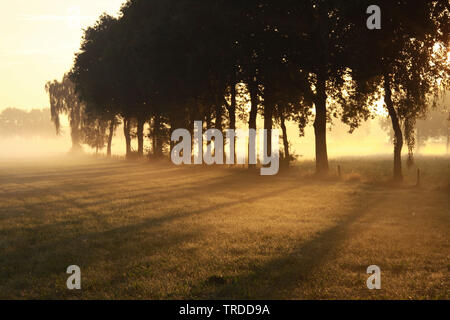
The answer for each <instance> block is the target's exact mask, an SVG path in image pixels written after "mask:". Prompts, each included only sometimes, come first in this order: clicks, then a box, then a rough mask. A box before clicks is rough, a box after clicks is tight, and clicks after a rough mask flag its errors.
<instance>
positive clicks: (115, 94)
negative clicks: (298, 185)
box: [46, 0, 449, 180]
mask: <svg viewBox="0 0 450 320" xmlns="http://www.w3.org/2000/svg"><path fill="white" fill-rule="evenodd" d="M372 2H373V1H366V0H359V1H348V0H278V1H270V0H246V1H230V0H208V1H206V0H201V1H199V0H164V1H158V0H129V1H128V2H127V3H126V4H125V5H124V6H123V7H122V9H121V14H120V16H119V17H118V18H114V17H111V16H108V15H103V16H101V17H100V19H99V21H98V22H97V23H96V25H94V26H92V27H90V28H88V29H87V30H86V31H85V34H84V37H83V40H82V45H81V49H80V52H79V53H77V55H76V58H75V63H74V66H73V68H72V70H71V71H70V73H69V74H68V75H67V76H65V78H64V79H63V82H62V83H61V82H53V83H48V84H47V87H46V88H47V90H48V92H49V94H50V101H51V108H52V116H53V120H54V121H55V123H56V125H57V127H58V123H59V118H58V114H59V113H61V112H67V113H69V117H70V119H71V124H73V126H72V128H77V127H78V128H80V126H81V125H82V119H88V120H86V121H88V123H87V124H86V125H90V126H91V128H92V130H93V133H94V135H93V136H95V132H99V130H100V131H101V130H103V131H104V130H108V129H109V133H110V134H109V151H108V153H109V154H110V141H111V139H112V135H113V133H114V130H115V127H116V126H117V124H118V123H119V121H120V122H122V123H123V128H124V135H125V140H126V145H127V155H128V156H130V155H131V154H132V150H131V139H132V137H133V128H134V127H135V128H136V132H135V135H136V137H137V140H138V155H139V156H142V155H143V153H144V136H145V132H144V127H145V125H146V124H148V125H149V126H150V133H149V135H150V137H151V138H152V141H153V147H152V149H153V154H154V155H155V156H162V155H163V150H164V148H167V149H170V148H171V142H170V139H169V138H170V133H171V131H173V130H175V129H178V128H188V129H189V128H190V129H191V130H193V127H194V126H193V122H194V121H196V120H203V121H204V122H205V124H206V126H207V127H208V128H216V129H219V130H223V129H224V128H225V127H227V128H230V129H234V128H236V126H237V123H238V121H239V120H243V121H246V122H247V123H248V128H249V129H256V125H257V116H258V114H262V115H263V117H264V128H265V129H271V128H273V127H274V126H276V125H279V126H280V127H281V129H282V130H283V145H284V158H285V159H287V161H289V159H290V154H289V143H288V138H287V130H286V122H287V121H295V122H296V123H297V124H298V126H299V129H300V134H301V135H302V134H303V133H304V128H305V126H306V125H307V124H308V122H309V121H310V120H311V119H312V118H313V119H314V132H315V143H316V169H317V173H318V174H326V173H327V171H328V155H327V142H326V138H327V136H326V132H327V130H326V127H327V122H329V121H330V120H331V119H332V118H333V117H335V118H339V119H340V120H342V121H343V122H344V123H346V124H348V125H349V128H350V131H353V130H354V129H355V128H357V127H358V126H359V125H360V124H361V123H362V121H364V120H367V119H368V118H369V117H370V116H371V108H372V106H373V105H374V102H375V101H377V100H379V99H381V98H382V99H384V102H385V106H386V108H387V110H388V112H389V116H390V119H391V122H392V128H393V131H394V133H395V139H394V178H395V179H396V180H401V179H402V167H401V151H402V147H403V145H404V143H405V141H406V142H407V143H408V145H409V146H410V145H412V144H413V141H414V139H412V138H411V137H412V136H413V134H412V132H413V131H414V128H415V123H416V120H417V119H419V118H421V117H424V116H425V115H426V113H427V110H429V108H430V106H432V105H433V101H436V100H435V99H433V98H435V97H437V96H438V94H439V92H440V91H443V90H445V89H446V88H448V85H449V64H448V59H447V57H448V54H447V47H448V42H449V39H448V35H449V6H448V2H447V1H446V0H443V1H442V0H423V1H413V0H399V1H391V0H379V1H377V2H378V3H379V7H380V8H381V13H382V15H381V18H382V19H381V29H375V30H369V29H368V28H367V27H366V25H367V19H368V18H369V16H368V15H367V14H366V10H367V8H368V7H369V6H370V5H371V4H372ZM376 18H377V17H376V16H375V17H373V19H376ZM247 106H249V107H247ZM81 112H83V113H84V114H85V117H80V114H81ZM96 130H97V131H96ZM77 132H79V130H73V131H72V136H73V139H74V141H77V139H78V140H79V137H77V134H78V133H77ZM268 140H269V141H270V140H271V139H270V137H269V139H268ZM269 149H270V146H269Z"/></svg>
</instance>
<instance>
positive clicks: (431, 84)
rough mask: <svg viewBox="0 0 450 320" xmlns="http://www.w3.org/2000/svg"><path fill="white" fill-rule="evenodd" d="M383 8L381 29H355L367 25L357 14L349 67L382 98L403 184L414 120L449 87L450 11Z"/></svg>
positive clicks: (428, 4)
mask: <svg viewBox="0 0 450 320" xmlns="http://www.w3.org/2000/svg"><path fill="white" fill-rule="evenodd" d="M360 4H361V5H362V7H364V6H368V5H369V1H367V2H365V1H362V2H361V3H360ZM362 7H359V9H360V10H362ZM381 9H382V12H383V16H384V18H383V23H382V29H381V30H373V31H364V32H363V31H361V29H358V28H356V26H362V25H363V23H364V22H363V21H362V19H361V18H360V17H359V16H356V15H355V17H356V18H355V21H356V22H355V27H354V28H353V33H352V38H353V47H352V48H353V53H354V54H353V57H354V58H353V59H352V60H353V62H351V63H350V65H351V68H352V76H353V79H354V80H355V81H356V82H358V86H359V87H361V88H365V89H369V90H366V92H367V93H370V94H372V95H378V94H382V95H383V96H384V102H385V106H386V108H387V110H388V112H389V116H390V119H391V122H392V128H393V131H394V174H393V175H394V180H395V181H401V180H402V162H401V152H402V147H403V144H404V141H405V137H406V140H407V142H408V145H409V148H410V150H411V146H413V144H414V141H413V137H414V135H413V134H412V132H413V130H414V126H415V121H416V120H417V118H419V117H421V116H424V115H425V114H426V112H427V109H428V106H429V103H428V101H429V99H430V97H431V96H435V97H436V96H437V95H438V93H439V91H441V90H443V89H445V88H446V87H448V81H449V80H448V75H449V73H448V71H449V68H448V63H447V47H446V45H447V44H448V34H449V33H448V32H447V31H448V26H449V22H448V21H449V19H448V15H449V11H448V7H447V6H446V5H445V4H444V3H443V2H442V1H421V2H420V3H419V2H417V1H407V0H403V1H383V2H382V4H381ZM402 122H404V123H405V127H404V132H403V131H402V127H401V123H402Z"/></svg>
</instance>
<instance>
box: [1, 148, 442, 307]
mask: <svg viewBox="0 0 450 320" xmlns="http://www.w3.org/2000/svg"><path fill="white" fill-rule="evenodd" d="M449 163H450V161H449V159H448V158H431V157H429V158H418V159H417V165H418V167H420V168H421V171H422V184H421V186H420V187H416V186H415V182H416V180H415V177H416V168H413V169H410V170H408V169H406V168H405V175H406V178H405V182H404V184H403V185H401V186H394V185H392V184H390V183H389V182H388V181H389V178H390V174H391V159H388V158H386V159H384V158H383V159H381V158H380V159H378V158H377V159H376V158H357V159H339V160H334V161H332V162H331V165H332V172H335V170H336V166H337V164H340V165H341V166H342V171H343V177H342V179H341V180H339V179H337V178H336V177H331V178H329V179H326V180H318V179H316V178H314V177H313V176H312V174H311V173H312V171H313V163H311V162H302V163H300V164H298V165H297V166H296V167H295V168H293V169H291V170H290V171H289V172H284V173H280V174H279V175H278V176H275V177H263V176H259V171H258V172H249V171H247V170H244V169H236V168H234V169H232V168H212V167H211V168H206V167H174V166H171V165H169V164H165V163H156V164H152V163H150V162H125V161H118V160H117V161H106V160H93V159H91V160H86V161H83V162H81V161H75V160H68V159H64V158H61V159H56V160H52V161H50V160H47V161H44V160H39V161H34V162H31V161H30V162H23V161H22V162H11V161H9V162H7V161H3V162H1V163H0V298H3V299H5V298H6V299H28V298H33V299H41V298H49V299H94V298H98V299H184V298H191V299H206V298H208V299H260V298H261V299H367V298H369V299H438V298H441V299H449V298H450V294H449V288H450V279H449V274H450V237H449V234H450V200H449V195H450V181H449V177H450V169H449ZM73 264H75V265H78V266H80V267H81V272H82V290H80V291H69V290H68V289H67V288H66V280H67V277H68V276H69V275H67V274H66V269H67V267H68V266H69V265H73ZM373 264H375V265H378V266H379V267H380V268H381V276H382V289H381V290H368V289H367V287H366V279H367V278H368V276H369V275H367V274H366V269H367V267H368V266H369V265H373Z"/></svg>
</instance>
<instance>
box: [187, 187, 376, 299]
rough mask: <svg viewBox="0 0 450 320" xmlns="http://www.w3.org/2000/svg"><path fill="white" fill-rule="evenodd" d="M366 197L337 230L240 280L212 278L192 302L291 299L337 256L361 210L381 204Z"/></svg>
mask: <svg viewBox="0 0 450 320" xmlns="http://www.w3.org/2000/svg"><path fill="white" fill-rule="evenodd" d="M367 188H368V187H365V189H367ZM366 196H367V195H366ZM366 196H365V197H364V198H363V197H362V196H358V197H357V198H356V199H354V200H355V202H357V203H359V204H360V203H364V206H359V207H358V206H357V207H356V208H355V209H353V210H352V211H351V212H349V213H348V214H346V215H345V217H344V218H342V219H341V221H340V222H339V223H337V224H336V225H335V226H333V227H332V228H329V229H327V230H325V231H323V232H320V233H318V235H317V236H316V237H315V238H313V239H312V240H310V241H307V242H304V243H299V244H298V245H297V246H296V247H294V248H293V249H292V251H291V252H290V253H288V254H285V255H283V256H280V257H277V258H274V259H271V260H269V261H268V262H266V263H263V264H260V265H257V266H256V267H253V268H252V269H248V270H245V271H243V272H241V274H240V275H238V276H231V277H212V278H209V279H206V280H204V281H202V282H199V283H197V284H196V285H194V286H193V287H192V289H191V292H190V296H191V298H194V299H219V300H221V299H238V300H239V299H251V300H253V299H255V300H258V299H264V300H266V299H290V298H292V291H293V290H294V289H296V288H298V287H300V286H301V284H302V283H305V282H308V281H310V280H311V277H312V275H314V273H315V272H318V271H319V270H320V268H321V266H322V265H323V264H324V263H325V262H326V261H327V259H329V258H332V255H334V254H336V249H337V248H338V246H339V245H340V244H341V243H342V241H343V240H344V239H345V238H346V236H347V230H348V228H349V227H350V226H351V225H352V224H353V223H354V222H356V221H357V220H358V219H360V218H362V217H363V216H364V215H365V214H367V211H368V210H367V209H366V210H363V211H361V210H360V208H364V207H365V208H371V210H372V209H373V208H374V206H377V205H378V204H379V202H380V199H379V197H377V196H374V197H372V198H371V199H367V197H366ZM230 268H231V266H230ZM231 270H232V268H231ZM299 298H301V297H299Z"/></svg>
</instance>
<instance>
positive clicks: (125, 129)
mask: <svg viewBox="0 0 450 320" xmlns="http://www.w3.org/2000/svg"><path fill="white" fill-rule="evenodd" d="M123 133H124V136H125V144H126V150H127V153H126V157H127V159H129V158H130V157H131V123H130V119H129V118H124V119H123Z"/></svg>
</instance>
